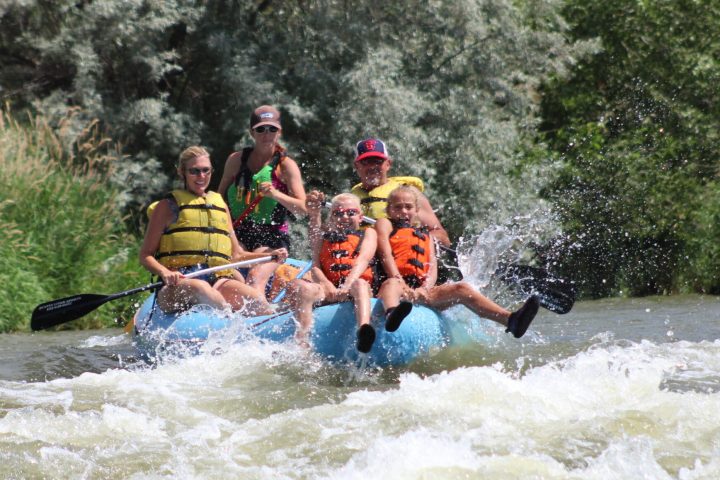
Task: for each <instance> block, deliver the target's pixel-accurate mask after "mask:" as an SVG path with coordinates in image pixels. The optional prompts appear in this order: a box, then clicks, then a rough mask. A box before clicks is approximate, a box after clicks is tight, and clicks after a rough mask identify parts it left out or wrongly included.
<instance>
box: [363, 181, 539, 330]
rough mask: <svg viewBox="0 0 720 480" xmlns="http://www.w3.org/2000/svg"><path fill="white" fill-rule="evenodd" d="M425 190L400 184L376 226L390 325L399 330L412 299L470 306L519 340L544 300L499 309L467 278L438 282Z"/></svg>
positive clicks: (438, 305) (532, 299)
mask: <svg viewBox="0 0 720 480" xmlns="http://www.w3.org/2000/svg"><path fill="white" fill-rule="evenodd" d="M419 195H420V192H418V191H417V190H416V189H415V188H413V187H408V186H401V187H398V188H396V189H395V190H393V191H392V192H390V195H389V196H388V198H387V218H381V219H379V220H378V221H377V223H376V224H375V230H376V232H377V237H378V254H379V256H380V259H381V261H382V265H383V268H384V269H385V273H386V274H387V279H386V280H385V281H384V282H383V284H382V286H381V287H380V292H379V293H378V297H379V298H380V299H381V300H382V302H383V306H384V307H385V316H386V323H385V329H386V330H387V331H389V332H394V331H395V330H397V329H398V328H399V327H400V323H401V322H402V320H403V319H404V318H405V317H406V316H407V315H408V313H410V311H411V309H412V302H415V303H421V304H425V305H428V306H430V307H433V308H437V309H440V310H444V309H447V308H450V307H452V306H454V305H458V304H461V305H465V306H466V307H467V308H469V309H470V310H472V311H473V312H475V313H476V314H477V315H479V316H481V317H485V318H489V319H490V320H494V321H496V322H498V323H500V324H501V325H504V326H505V327H507V329H506V332H511V333H512V334H513V335H514V336H515V338H520V337H522V336H523V335H524V334H525V332H526V331H527V329H528V326H529V325H530V322H532V320H533V318H535V315H536V314H537V311H538V307H539V305H540V304H539V301H538V299H537V297H535V296H531V297H530V298H529V299H528V300H527V301H526V302H525V304H524V305H523V306H522V307H520V309H519V310H517V311H516V312H513V313H511V312H510V311H508V310H506V309H504V308H502V307H500V306H499V305H497V304H496V303H495V302H493V301H492V300H490V299H489V298H487V297H485V296H484V295H482V294H481V293H480V292H478V291H477V290H475V289H474V288H473V287H472V286H470V284H469V283H467V282H457V283H446V284H443V285H435V282H436V280H437V260H436V255H435V245H434V242H433V241H432V240H431V239H430V236H429V235H428V232H427V229H425V228H423V227H422V226H421V225H420V222H419V221H418V199H419Z"/></svg>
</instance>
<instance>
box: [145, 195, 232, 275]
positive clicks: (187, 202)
mask: <svg viewBox="0 0 720 480" xmlns="http://www.w3.org/2000/svg"><path fill="white" fill-rule="evenodd" d="M168 197H172V199H173V200H174V201H175V203H177V207H178V217H177V220H176V221H175V222H174V223H173V224H171V225H170V226H168V227H167V228H166V229H165V232H163V235H162V237H161V238H160V247H159V248H158V251H157V253H156V254H155V258H157V259H158V261H159V262H160V263H161V264H162V265H164V266H166V267H167V268H169V269H172V270H177V269H179V268H181V267H188V266H191V265H197V264H205V265H208V266H210V267H214V266H217V265H226V264H228V263H230V258H231V256H232V243H231V241H230V233H229V232H228V216H227V211H226V207H225V201H224V200H223V199H222V197H221V196H220V194H219V193H216V192H207V195H206V196H205V197H198V196H197V195H195V194H193V193H190V192H188V191H187V190H173V191H172V192H171V195H169V196H168ZM150 213H151V212H150ZM215 275H216V276H219V277H222V276H229V275H232V272H231V271H230V270H227V271H225V270H223V271H221V272H217V273H216V274H215Z"/></svg>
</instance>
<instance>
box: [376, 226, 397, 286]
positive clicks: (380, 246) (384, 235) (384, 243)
mask: <svg viewBox="0 0 720 480" xmlns="http://www.w3.org/2000/svg"><path fill="white" fill-rule="evenodd" d="M368 230H370V229H368ZM392 230H393V227H392V223H390V220H388V219H387V218H380V219H378V220H377V222H376V223H375V232H376V233H377V250H378V253H379V254H380V260H381V261H382V265H383V269H384V270H385V274H386V275H387V276H388V278H399V279H402V275H400V270H399V269H398V267H397V264H396V263H395V257H394V256H393V252H392V247H391V246H390V234H391V233H392Z"/></svg>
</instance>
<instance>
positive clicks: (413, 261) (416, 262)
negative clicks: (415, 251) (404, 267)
mask: <svg viewBox="0 0 720 480" xmlns="http://www.w3.org/2000/svg"><path fill="white" fill-rule="evenodd" d="M408 263H409V264H410V265H412V266H413V267H417V268H421V269H424V268H425V264H423V262H421V261H420V260H418V259H417V258H411V259H409V260H408Z"/></svg>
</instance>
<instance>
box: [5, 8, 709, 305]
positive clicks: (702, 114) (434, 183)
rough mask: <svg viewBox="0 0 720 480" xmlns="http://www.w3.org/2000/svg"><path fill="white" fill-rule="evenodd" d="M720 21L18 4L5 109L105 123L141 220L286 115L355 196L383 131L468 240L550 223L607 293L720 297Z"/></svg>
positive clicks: (558, 240)
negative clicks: (259, 125) (194, 162)
mask: <svg viewBox="0 0 720 480" xmlns="http://www.w3.org/2000/svg"><path fill="white" fill-rule="evenodd" d="M718 8H719V7H718V6H717V4H716V2H712V1H710V0H697V1H695V0H692V1H691V0H681V1H678V2H669V1H664V0H663V1H657V2H649V1H629V0H610V1H609V2H602V3H601V4H597V5H596V4H595V2H591V1H589V0H562V1H561V0H516V1H511V0H432V1H419V0H409V1H405V2H371V1H367V0H359V1H354V2H347V1H340V0H312V1H299V2H282V1H277V0H262V1H260V0H225V1H223V0H206V1H202V2H197V1H189V0H167V1H152V0H102V1H93V0H80V1H78V0H74V1H68V0H58V1H50V0H9V1H8V0H6V1H5V2H4V3H2V4H0V97H2V99H3V101H4V102H9V103H11V104H12V105H13V109H14V110H15V111H19V110H22V109H24V108H30V109H34V110H37V111H40V112H42V113H43V114H45V115H48V116H49V117H50V118H51V119H54V120H55V121H58V122H59V121H60V119H61V118H66V112H67V110H68V108H78V109H79V112H80V114H77V115H75V116H74V117H73V119H74V120H75V121H76V122H77V124H76V128H77V130H78V132H79V131H80V130H81V129H82V126H83V125H86V124H87V123H88V122H89V121H92V120H93V119H99V120H100V122H101V124H102V125H103V127H104V128H105V129H107V132H108V134H109V135H111V136H112V138H114V139H115V140H117V141H119V142H121V143H122V145H123V151H124V152H125V155H124V156H122V157H119V158H118V159H117V161H116V168H115V169H114V182H115V184H116V185H117V186H119V187H120V188H121V189H122V196H121V200H120V202H121V203H122V204H123V205H124V206H125V208H126V211H127V212H129V213H131V214H132V213H133V212H137V211H138V210H139V209H138V206H139V205H141V204H142V203H144V202H146V201H147V200H148V199H149V198H151V197H152V196H154V195H157V194H158V193H160V192H162V191H164V190H165V189H167V188H169V185H170V181H171V179H172V175H173V166H174V164H175V159H176V157H177V155H178V153H179V152H180V151H181V150H182V149H183V148H185V147H186V146H188V145H190V144H195V143H200V144H203V145H206V146H207V147H209V148H210V150H211V152H212V154H213V161H214V162H215V164H216V166H217V167H220V168H221V167H222V165H223V163H224V159H225V158H226V157H227V155H228V154H229V153H230V152H232V151H233V150H234V149H236V148H238V147H240V146H242V145H244V144H246V143H248V142H249V137H248V135H247V129H248V117H249V113H250V111H251V110H252V109H253V108H254V107H256V106H258V105H261V104H264V103H271V104H274V105H276V106H278V107H279V108H280V109H281V111H282V112H283V115H284V121H283V126H284V132H283V138H284V142H285V144H286V145H287V146H288V147H289V149H290V152H291V155H292V156H293V157H294V158H296V160H298V162H299V163H300V165H301V167H302V170H303V174H304V177H305V181H306V186H307V187H319V188H322V189H324V190H325V191H326V192H328V193H336V192H339V191H343V190H347V189H348V188H349V187H350V186H351V185H352V184H353V183H354V182H355V177H354V175H353V172H352V165H351V159H352V153H351V152H352V146H353V145H354V143H355V142H356V141H357V140H360V139H361V138H363V137H365V136H368V135H374V136H379V137H380V138H383V139H384V140H386V141H387V143H388V145H389V147H390V150H391V153H392V155H393V157H394V158H395V164H394V167H393V170H394V173H396V174H405V175H417V176H420V177H422V178H423V179H425V180H426V183H427V186H428V195H429V197H430V198H431V200H432V203H433V205H434V206H435V207H437V208H438V213H439V215H440V216H441V218H442V220H443V223H445V224H446V226H447V227H448V228H449V230H450V232H451V234H452V235H453V236H454V237H458V236H460V235H463V234H464V235H470V234H472V233H475V232H478V231H480V230H482V229H484V228H486V227H488V226H489V225H493V224H508V223H510V224H512V223H518V222H523V220H522V219H523V218H525V219H526V218H529V217H533V216H535V217H537V216H541V217H543V218H546V219H548V221H547V222H541V223H542V225H543V227H542V229H544V230H545V232H543V234H544V235H545V237H547V236H548V235H551V234H553V235H556V237H555V239H554V241H553V242H552V243H551V244H549V246H548V247H547V248H548V249H549V250H548V251H545V252H544V254H545V258H546V259H547V261H548V262H555V263H557V265H558V266H559V268H563V269H564V272H565V274H566V275H570V276H572V277H574V278H576V279H577V280H579V281H581V282H582V286H583V289H584V292H585V293H587V294H590V295H596V296H601V295H608V294H612V293H616V292H618V291H620V290H622V291H626V292H627V291H629V292H631V293H634V294H646V293H655V292H666V291H667V292H669V291H678V290H683V289H696V290H706V291H717V290H719V289H718V286H720V282H718V280H717V278H718V275H717V273H718V272H717V269H718V268H719V267H720V258H719V257H720V252H718V248H717V247H716V246H715V242H714V239H715V238H717V233H718V232H717V231H716V230H717V229H718V227H716V225H717V222H716V217H717V212H718V206H719V204H720V199H719V198H718V195H717V194H716V193H715V192H716V191H717V189H716V188H714V187H715V184H716V182H717V179H716V172H717V160H716V159H717V158H718V155H717V154H718V144H717V131H718V130H717V127H718V125H717V122H718V118H719V116H718V102H717V100H718V98H717V95H718V93H717V88H715V87H716V85H717V80H718V60H717V59H718V58H720V56H719V55H718V42H719V40H717V39H719V38H720V35H718V33H720V32H718V29H719V28H720V21H718V20H720V19H719V18H718ZM216 180H217V179H216ZM553 219H554V220H557V222H556V223H554V222H553V221H551V220H553ZM558 227H562V231H563V232H564V233H559V232H561V230H560V229H559V228H558Z"/></svg>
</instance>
